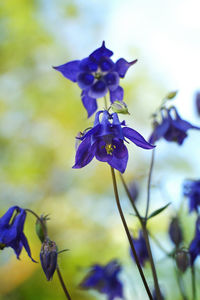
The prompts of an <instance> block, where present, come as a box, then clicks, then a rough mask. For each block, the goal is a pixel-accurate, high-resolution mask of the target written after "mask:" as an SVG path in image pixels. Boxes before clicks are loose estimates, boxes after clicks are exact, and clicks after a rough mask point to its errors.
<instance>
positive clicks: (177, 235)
mask: <svg viewBox="0 0 200 300" xmlns="http://www.w3.org/2000/svg"><path fill="white" fill-rule="evenodd" d="M169 236H170V239H171V241H172V242H173V243H174V244H175V246H176V247H177V248H178V247H179V245H180V244H181V243H182V241H183V232H182V228H181V225H180V222H179V219H178V217H174V218H173V219H172V220H171V222H170V225H169Z"/></svg>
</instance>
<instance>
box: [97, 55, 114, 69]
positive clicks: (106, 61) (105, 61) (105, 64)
mask: <svg viewBox="0 0 200 300" xmlns="http://www.w3.org/2000/svg"><path fill="white" fill-rule="evenodd" d="M99 66H100V68H101V71H103V72H109V71H111V70H112V69H114V67H115V64H114V62H113V61H112V60H111V59H110V58H107V57H106V58H105V57H104V58H102V59H101V61H100V63H99Z"/></svg>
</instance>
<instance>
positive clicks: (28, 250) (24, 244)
mask: <svg viewBox="0 0 200 300" xmlns="http://www.w3.org/2000/svg"><path fill="white" fill-rule="evenodd" d="M21 242H22V244H23V246H24V248H25V250H26V252H27V254H28V256H29V257H30V258H31V260H32V261H33V262H35V263H36V261H35V260H34V259H33V258H32V256H31V249H30V247H29V244H28V241H27V238H26V236H25V234H24V233H22V235H21Z"/></svg>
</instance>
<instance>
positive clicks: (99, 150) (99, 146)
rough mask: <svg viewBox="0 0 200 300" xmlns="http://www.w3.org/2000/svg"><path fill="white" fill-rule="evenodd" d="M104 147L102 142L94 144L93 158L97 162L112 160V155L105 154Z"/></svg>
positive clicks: (104, 144)
mask: <svg viewBox="0 0 200 300" xmlns="http://www.w3.org/2000/svg"><path fill="white" fill-rule="evenodd" d="M105 146H106V143H105V141H103V140H100V141H98V142H97V143H96V151H95V157H96V159H97V160H99V161H103V162H109V161H110V160H111V159H112V155H110V154H107V152H106V149H105Z"/></svg>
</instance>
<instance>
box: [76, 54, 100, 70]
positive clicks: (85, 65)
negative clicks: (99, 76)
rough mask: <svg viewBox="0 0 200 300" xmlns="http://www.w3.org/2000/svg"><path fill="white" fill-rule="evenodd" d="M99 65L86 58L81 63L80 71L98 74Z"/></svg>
mask: <svg viewBox="0 0 200 300" xmlns="http://www.w3.org/2000/svg"><path fill="white" fill-rule="evenodd" d="M97 69H98V65H97V63H96V62H94V60H93V59H90V58H89V57H86V58H84V59H82V60H81V61H80V70H81V71H84V72H89V73H91V72H96V71H97Z"/></svg>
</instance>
